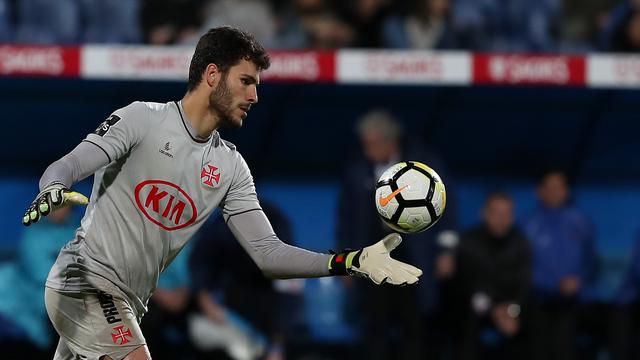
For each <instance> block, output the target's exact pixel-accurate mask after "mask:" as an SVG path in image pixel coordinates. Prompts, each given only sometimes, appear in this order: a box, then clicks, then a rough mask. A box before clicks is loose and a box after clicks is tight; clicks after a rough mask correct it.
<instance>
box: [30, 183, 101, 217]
mask: <svg viewBox="0 0 640 360" xmlns="http://www.w3.org/2000/svg"><path fill="white" fill-rule="evenodd" d="M88 203H89V199H87V197H86V196H84V195H82V194H80V193H79V192H75V191H71V190H69V189H67V188H66V187H65V186H64V184H62V183H52V184H50V185H49V186H47V187H46V188H44V189H43V190H42V191H41V192H40V193H39V194H38V195H37V196H36V199H35V200H33V202H32V203H31V205H30V206H29V208H28V209H27V211H26V212H25V213H24V216H23V217H22V225H24V226H29V225H31V224H33V223H36V222H38V220H40V217H42V216H47V215H49V213H50V212H51V211H53V210H55V209H57V208H60V207H63V206H66V205H86V204H88Z"/></svg>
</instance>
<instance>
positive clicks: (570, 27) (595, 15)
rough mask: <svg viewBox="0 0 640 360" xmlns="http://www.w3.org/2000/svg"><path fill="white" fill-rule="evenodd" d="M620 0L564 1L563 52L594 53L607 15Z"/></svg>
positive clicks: (561, 31)
mask: <svg viewBox="0 0 640 360" xmlns="http://www.w3.org/2000/svg"><path fill="white" fill-rule="evenodd" d="M618 2H619V0H564V1H563V3H564V6H563V14H562V21H561V22H560V28H559V35H560V38H561V44H560V51H561V52H574V53H575V52H584V51H592V50H593V49H594V48H595V47H596V44H597V42H598V36H599V34H600V32H601V30H602V28H603V25H604V23H605V22H606V21H607V20H606V18H607V13H608V12H609V11H610V9H611V8H612V7H613V6H615V5H616V4H617V3H618Z"/></svg>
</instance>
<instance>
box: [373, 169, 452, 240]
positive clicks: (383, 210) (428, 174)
mask: <svg viewBox="0 0 640 360" xmlns="http://www.w3.org/2000/svg"><path fill="white" fill-rule="evenodd" d="M375 202H376V208H377V209H378V214H380V217H381V218H382V220H384V222H385V223H386V224H387V225H389V227H390V228H392V229H394V230H396V231H400V232H403V233H418V232H421V231H424V230H426V229H428V228H430V227H431V226H433V224H435V223H436V222H437V221H438V220H440V218H441V217H442V214H443V213H444V208H445V207H446V204H447V192H446V190H445V187H444V183H443V182H442V179H440V176H439V175H438V174H437V173H436V172H435V171H434V170H433V169H431V168H430V167H428V166H427V165H425V164H423V163H421V162H417V161H403V162H400V163H397V164H395V165H393V166H391V167H389V168H388V169H387V170H385V172H384V173H382V176H380V179H378V182H377V184H376V198H375Z"/></svg>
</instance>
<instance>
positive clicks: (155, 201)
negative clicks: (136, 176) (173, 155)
mask: <svg viewBox="0 0 640 360" xmlns="http://www.w3.org/2000/svg"><path fill="white" fill-rule="evenodd" d="M135 195H136V204H137V205H138V209H140V210H141V211H142V213H143V214H144V215H145V216H146V217H147V219H149V220H151V222H153V223H154V224H156V225H158V226H160V227H161V228H163V229H165V230H168V231H173V230H178V229H182V228H184V227H187V226H189V225H191V224H193V222H194V221H196V216H197V215H198V210H197V209H196V204H195V203H194V202H193V200H192V199H191V197H190V196H189V194H187V193H186V192H185V191H184V190H182V189H181V188H180V187H179V186H178V185H176V184H172V183H170V182H168V181H164V180H146V181H143V182H141V183H140V184H138V185H137V186H136V190H135Z"/></svg>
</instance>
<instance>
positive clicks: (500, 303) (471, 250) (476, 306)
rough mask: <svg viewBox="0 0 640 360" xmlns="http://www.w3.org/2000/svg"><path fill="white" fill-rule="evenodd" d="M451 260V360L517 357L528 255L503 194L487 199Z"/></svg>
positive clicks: (528, 282)
mask: <svg viewBox="0 0 640 360" xmlns="http://www.w3.org/2000/svg"><path fill="white" fill-rule="evenodd" d="M455 260H456V261H455V264H456V270H455V284H456V287H457V289H458V292H457V294H458V298H457V299H455V303H456V307H457V310H458V311H457V312H456V316H458V317H459V319H460V321H456V322H457V323H458V324H459V325H458V326H459V332H458V334H457V337H458V342H457V343H456V345H457V346H456V350H457V355H456V358H457V359H460V360H471V359H505V360H507V359H522V358H523V357H524V355H525V352H524V350H525V346H524V345H526V344H524V343H523V336H522V335H521V334H522V330H523V327H522V321H521V318H522V312H521V310H522V309H523V308H524V304H525V302H526V300H527V295H528V291H529V288H530V285H531V251H530V248H529V243H528V241H527V239H526V238H525V236H524V234H523V233H522V232H521V231H520V230H519V229H518V228H517V227H516V226H515V225H514V205H513V200H512V199H511V197H510V196H509V195H508V194H507V193H505V192H493V193H491V194H489V196H487V198H486V200H485V203H484V206H483V209H482V224H480V225H478V226H476V227H474V228H472V229H469V230H467V231H465V232H464V233H462V235H461V236H460V244H459V246H458V248H457V252H456V259H455ZM494 334H495V335H497V336H492V335H494ZM491 337H493V339H491Z"/></svg>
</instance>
